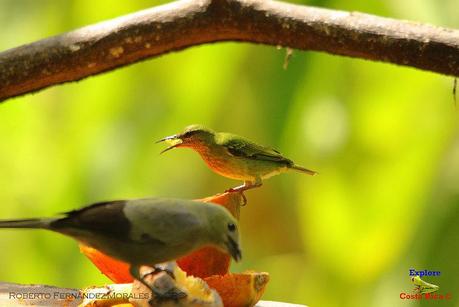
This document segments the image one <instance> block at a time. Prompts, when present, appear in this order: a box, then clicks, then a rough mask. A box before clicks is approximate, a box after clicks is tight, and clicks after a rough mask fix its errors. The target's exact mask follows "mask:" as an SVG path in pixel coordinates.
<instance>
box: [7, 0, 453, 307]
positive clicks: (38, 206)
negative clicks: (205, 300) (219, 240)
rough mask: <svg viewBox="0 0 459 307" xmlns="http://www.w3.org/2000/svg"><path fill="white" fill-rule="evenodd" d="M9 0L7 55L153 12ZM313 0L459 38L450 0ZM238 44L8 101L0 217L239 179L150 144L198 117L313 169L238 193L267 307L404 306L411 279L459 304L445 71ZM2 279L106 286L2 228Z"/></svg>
mask: <svg viewBox="0 0 459 307" xmlns="http://www.w3.org/2000/svg"><path fill="white" fill-rule="evenodd" d="M160 3H162V2H158V1H146V0H136V1H134V0H132V1H92V0H72V1H70V0H68V1H56V0H41V1H34V0H19V1H18V0H1V1H0V27H1V28H2V31H1V32H0V49H1V50H5V49H8V48H12V47H15V46H18V45H21V44H24V43H28V42H31V41H34V40H38V39H41V38H44V37H47V36H50V35H55V34H59V33H61V32H65V31H68V30H71V29H74V28H77V27H80V26H83V25H86V24H91V23H95V22H97V21H101V20H104V19H108V18H112V17H116V16H119V15H123V14H126V13H129V12H133V11H136V10H139V9H143V8H148V7H150V6H153V5H157V4H160ZM304 3H305V4H311V5H317V6H323V7H328V8H336V9H343V10H351V11H363V12H367V13H372V14H378V15H382V16H390V17H395V18H402V19H411V20H416V21H421V22H427V23H432V24H435V25H440V26H448V27H456V28H457V27H459V18H457V16H458V15H457V12H459V2H458V1H457V0H442V1H438V0H405V1H398V0H386V1H376V0H371V1H357V0H353V1H349V0H329V1H321V0H316V1H309V2H306V1H305V2H304ZM284 57H285V50H284V49H282V50H277V49H276V48H273V47H267V46H257V45H250V44H238V43H220V44H214V45H207V46H202V47H195V48H192V49H188V50H185V51H182V52H179V53H173V54H169V55H166V56H163V57H160V58H157V59H154V60H149V61H146V62H142V63H140V64H136V65H134V66H131V67H128V68H123V69H119V70H116V71H114V72H110V73H106V74H103V75H100V76H97V77H92V78H89V79H86V80H84V81H81V82H78V83H73V84H66V85H63V86H58V87H54V88H51V89H47V90H45V91H43V92H40V93H37V94H34V95H28V96H26V97H21V98H16V99H14V100H11V101H7V102H6V103H3V104H1V105H0V131H1V142H0V170H1V176H0V204H1V210H0V218H21V217H33V216H47V215H53V214H55V213H57V212H63V211H66V210H70V209H73V208H76V207H80V206H82V205H84V204H87V203H91V202H95V201H100V200H110V199H116V198H130V197H145V196H167V197H180V198H201V197H204V196H208V195H212V194H215V193H217V192H221V191H223V190H224V189H226V188H228V187H230V186H232V185H235V184H238V182H236V181H232V180H230V179H226V178H223V177H220V176H218V175H216V174H214V173H212V172H211V171H209V170H208V169H207V167H206V166H205V165H204V163H203V162H202V161H201V160H200V158H199V157H198V155H197V154H195V153H193V152H191V151H188V150H175V151H171V152H169V153H168V154H167V155H161V156H160V155H159V154H158V153H159V151H160V150H161V149H163V146H162V145H159V144H155V143H154V141H155V140H157V139H159V138H161V137H163V136H166V135H169V134H172V133H175V132H178V131H180V130H181V129H182V128H183V127H184V126H186V125H189V124H192V123H201V124H205V125H207V126H209V127H212V128H214V129H216V130H220V131H231V132H234V133H238V134H242V135H244V136H247V137H249V138H252V139H254V140H257V141H259V142H260V143H264V144H270V145H272V146H273V147H275V148H277V149H279V150H280V151H282V152H283V153H284V154H285V155H287V156H288V157H291V158H292V159H294V160H295V161H296V162H298V163H299V164H302V165H304V166H306V167H309V168H312V169H314V170H317V171H319V172H320V175H319V176H316V177H309V176H304V175H301V174H297V173H290V174H284V175H281V176H277V177H274V178H272V179H270V180H268V181H266V182H265V185H264V186H263V188H261V189H258V190H253V191H250V192H248V193H247V197H248V200H249V203H248V205H247V206H246V207H244V208H243V210H242V220H241V223H242V225H241V227H242V234H243V248H244V256H245V258H244V261H243V263H242V264H240V265H234V266H233V270H234V271H242V270H244V269H255V270H259V271H268V272H269V273H270V274H271V276H272V280H271V282H270V284H269V286H268V289H267V291H266V294H265V296H264V299H269V300H280V301H287V302H292V303H304V304H308V305H311V306H406V305H410V306H414V305H417V304H420V305H427V304H429V303H431V302H407V301H403V300H401V299H400V298H399V295H400V293H401V292H411V290H412V288H413V287H412V285H411V284H410V282H409V276H408V270H409V269H410V268H416V269H429V270H438V271H441V276H440V277H438V278H435V279H432V278H430V279H429V278H427V279H426V280H427V281H430V282H433V283H435V284H437V285H439V286H440V288H441V290H440V293H448V292H450V293H452V300H450V301H447V302H440V303H441V304H442V305H445V306H446V305H447V306H459V303H458V302H459V300H458V298H459V256H458V253H459V242H458V239H459V209H458V205H459V125H458V118H459V110H458V107H457V106H456V104H455V102H454V99H453V95H452V88H453V78H451V77H445V76H441V75H437V74H433V73H429V72H422V71H417V70H414V69H410V68H403V67H396V66H393V65H388V64H380V63H373V62H369V61H363V60H356V59H350V58H343V57H336V56H331V55H327V54H323V53H314V52H300V51H295V52H294V53H293V57H292V58H291V60H290V62H289V65H288V69H287V70H284V69H283V68H282V66H283V62H284ZM0 246H1V250H2V251H1V253H0V261H1V262H0V263H1V266H0V280H2V281H9V282H17V283H43V284H51V285H57V286H62V287H85V286H89V285H95V284H99V285H101V284H104V283H107V282H108V279H107V278H105V277H104V276H102V275H101V274H100V273H99V272H98V270H97V269H95V268H94V267H93V266H92V265H91V263H90V262H89V261H88V260H87V259H86V258H85V257H84V256H83V255H82V254H80V253H79V251H78V247H77V245H76V244H75V242H74V241H72V240H69V239H66V238H64V237H61V236H60V235H58V234H53V233H48V232H40V231H11V230H5V231H2V232H1V233H0Z"/></svg>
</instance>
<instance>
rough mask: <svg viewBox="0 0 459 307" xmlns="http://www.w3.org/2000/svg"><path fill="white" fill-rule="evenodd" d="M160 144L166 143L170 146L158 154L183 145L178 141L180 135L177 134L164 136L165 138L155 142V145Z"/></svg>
mask: <svg viewBox="0 0 459 307" xmlns="http://www.w3.org/2000/svg"><path fill="white" fill-rule="evenodd" d="M161 142H168V143H169V144H171V145H170V146H169V147H167V148H166V149H164V150H163V151H161V152H160V154H162V153H165V152H166V151H168V150H171V149H173V148H175V147H177V146H179V145H180V144H182V143H183V141H182V140H181V139H180V135H178V134H174V135H171V136H166V137H165V138H162V139H161V140H159V141H156V143H161Z"/></svg>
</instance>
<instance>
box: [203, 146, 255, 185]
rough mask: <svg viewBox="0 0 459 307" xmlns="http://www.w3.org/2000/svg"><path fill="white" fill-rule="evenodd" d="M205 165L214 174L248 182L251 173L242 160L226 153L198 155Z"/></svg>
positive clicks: (247, 165)
mask: <svg viewBox="0 0 459 307" xmlns="http://www.w3.org/2000/svg"><path fill="white" fill-rule="evenodd" d="M200 154H201V156H202V158H203V160H204V161H205V162H206V164H207V165H208V166H209V167H210V168H211V169H212V170H213V171H214V172H216V173H218V174H220V175H222V176H225V177H228V178H233V179H240V180H250V179H252V177H254V174H253V171H252V169H251V167H250V165H249V163H247V161H245V160H244V159H240V158H237V157H234V156H231V155H229V154H228V153H227V152H203V153H200Z"/></svg>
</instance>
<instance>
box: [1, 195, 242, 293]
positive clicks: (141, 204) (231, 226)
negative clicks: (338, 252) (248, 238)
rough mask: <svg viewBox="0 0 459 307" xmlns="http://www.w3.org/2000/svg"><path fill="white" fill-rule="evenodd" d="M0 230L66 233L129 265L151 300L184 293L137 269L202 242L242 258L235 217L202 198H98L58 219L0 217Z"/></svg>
mask: <svg viewBox="0 0 459 307" xmlns="http://www.w3.org/2000/svg"><path fill="white" fill-rule="evenodd" d="M0 228H32V229H46V230H51V231H54V232H58V233H61V234H64V235H67V236H69V237H71V238H73V239H75V240H77V241H79V242H81V243H83V244H85V245H88V246H90V247H93V248H95V249H97V250H99V251H101V252H103V253H105V254H107V255H109V256H111V257H113V258H116V259H119V260H122V261H124V262H127V263H129V264H130V273H131V275H132V276H133V277H134V278H135V279H137V280H139V281H140V282H141V283H143V284H144V285H146V286H147V288H149V289H151V291H152V292H153V293H154V294H155V298H157V299H162V298H180V297H183V295H186V294H184V293H183V292H182V293H177V292H173V293H170V294H169V295H171V296H168V295H167V293H166V294H164V293H159V292H158V291H156V290H155V288H154V287H150V286H148V284H146V282H145V281H144V277H145V275H144V276H141V275H140V272H139V268H140V266H142V265H148V266H151V267H153V268H154V270H153V272H152V273H158V272H160V271H166V272H167V273H168V274H169V275H171V276H173V275H172V274H173V273H172V272H170V271H169V270H167V269H164V268H163V266H162V263H164V262H168V261H173V260H175V259H177V258H179V257H182V256H184V255H186V254H188V253H191V252H192V251H194V250H196V249H198V248H200V247H203V246H214V247H216V248H218V249H220V250H222V251H224V252H226V253H228V254H230V255H231V256H232V257H233V258H234V259H235V260H236V261H239V260H240V259H241V251H240V249H239V231H238V227H237V221H236V220H235V218H234V217H233V216H232V215H231V213H230V212H229V211H228V210H226V209H225V208H223V207H222V206H216V205H214V204H208V203H204V202H198V201H191V200H180V199H163V198H147V199H133V200H118V201H109V202H101V203H96V204H93V205H90V206H88V207H85V208H82V209H79V210H74V211H70V212H67V213H64V216H63V217H57V218H33V219H22V220H0Z"/></svg>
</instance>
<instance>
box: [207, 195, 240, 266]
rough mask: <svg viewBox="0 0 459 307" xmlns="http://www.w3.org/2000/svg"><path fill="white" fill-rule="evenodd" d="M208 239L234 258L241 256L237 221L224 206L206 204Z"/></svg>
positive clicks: (237, 258) (237, 259)
mask: <svg viewBox="0 0 459 307" xmlns="http://www.w3.org/2000/svg"><path fill="white" fill-rule="evenodd" d="M206 210H207V211H208V214H207V216H208V217H209V219H208V223H209V228H208V229H209V239H210V241H211V242H212V244H213V245H215V246H217V247H218V248H219V249H221V250H222V251H224V252H226V253H228V254H230V255H231V256H232V257H233V258H234V260H236V261H239V260H241V258H242V254H241V250H240V248H239V240H240V239H239V229H238V222H237V221H236V219H235V218H234V217H233V216H232V215H231V213H230V212H229V211H228V210H227V209H226V208H224V207H222V206H219V205H214V204H208V206H207V208H206Z"/></svg>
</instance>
